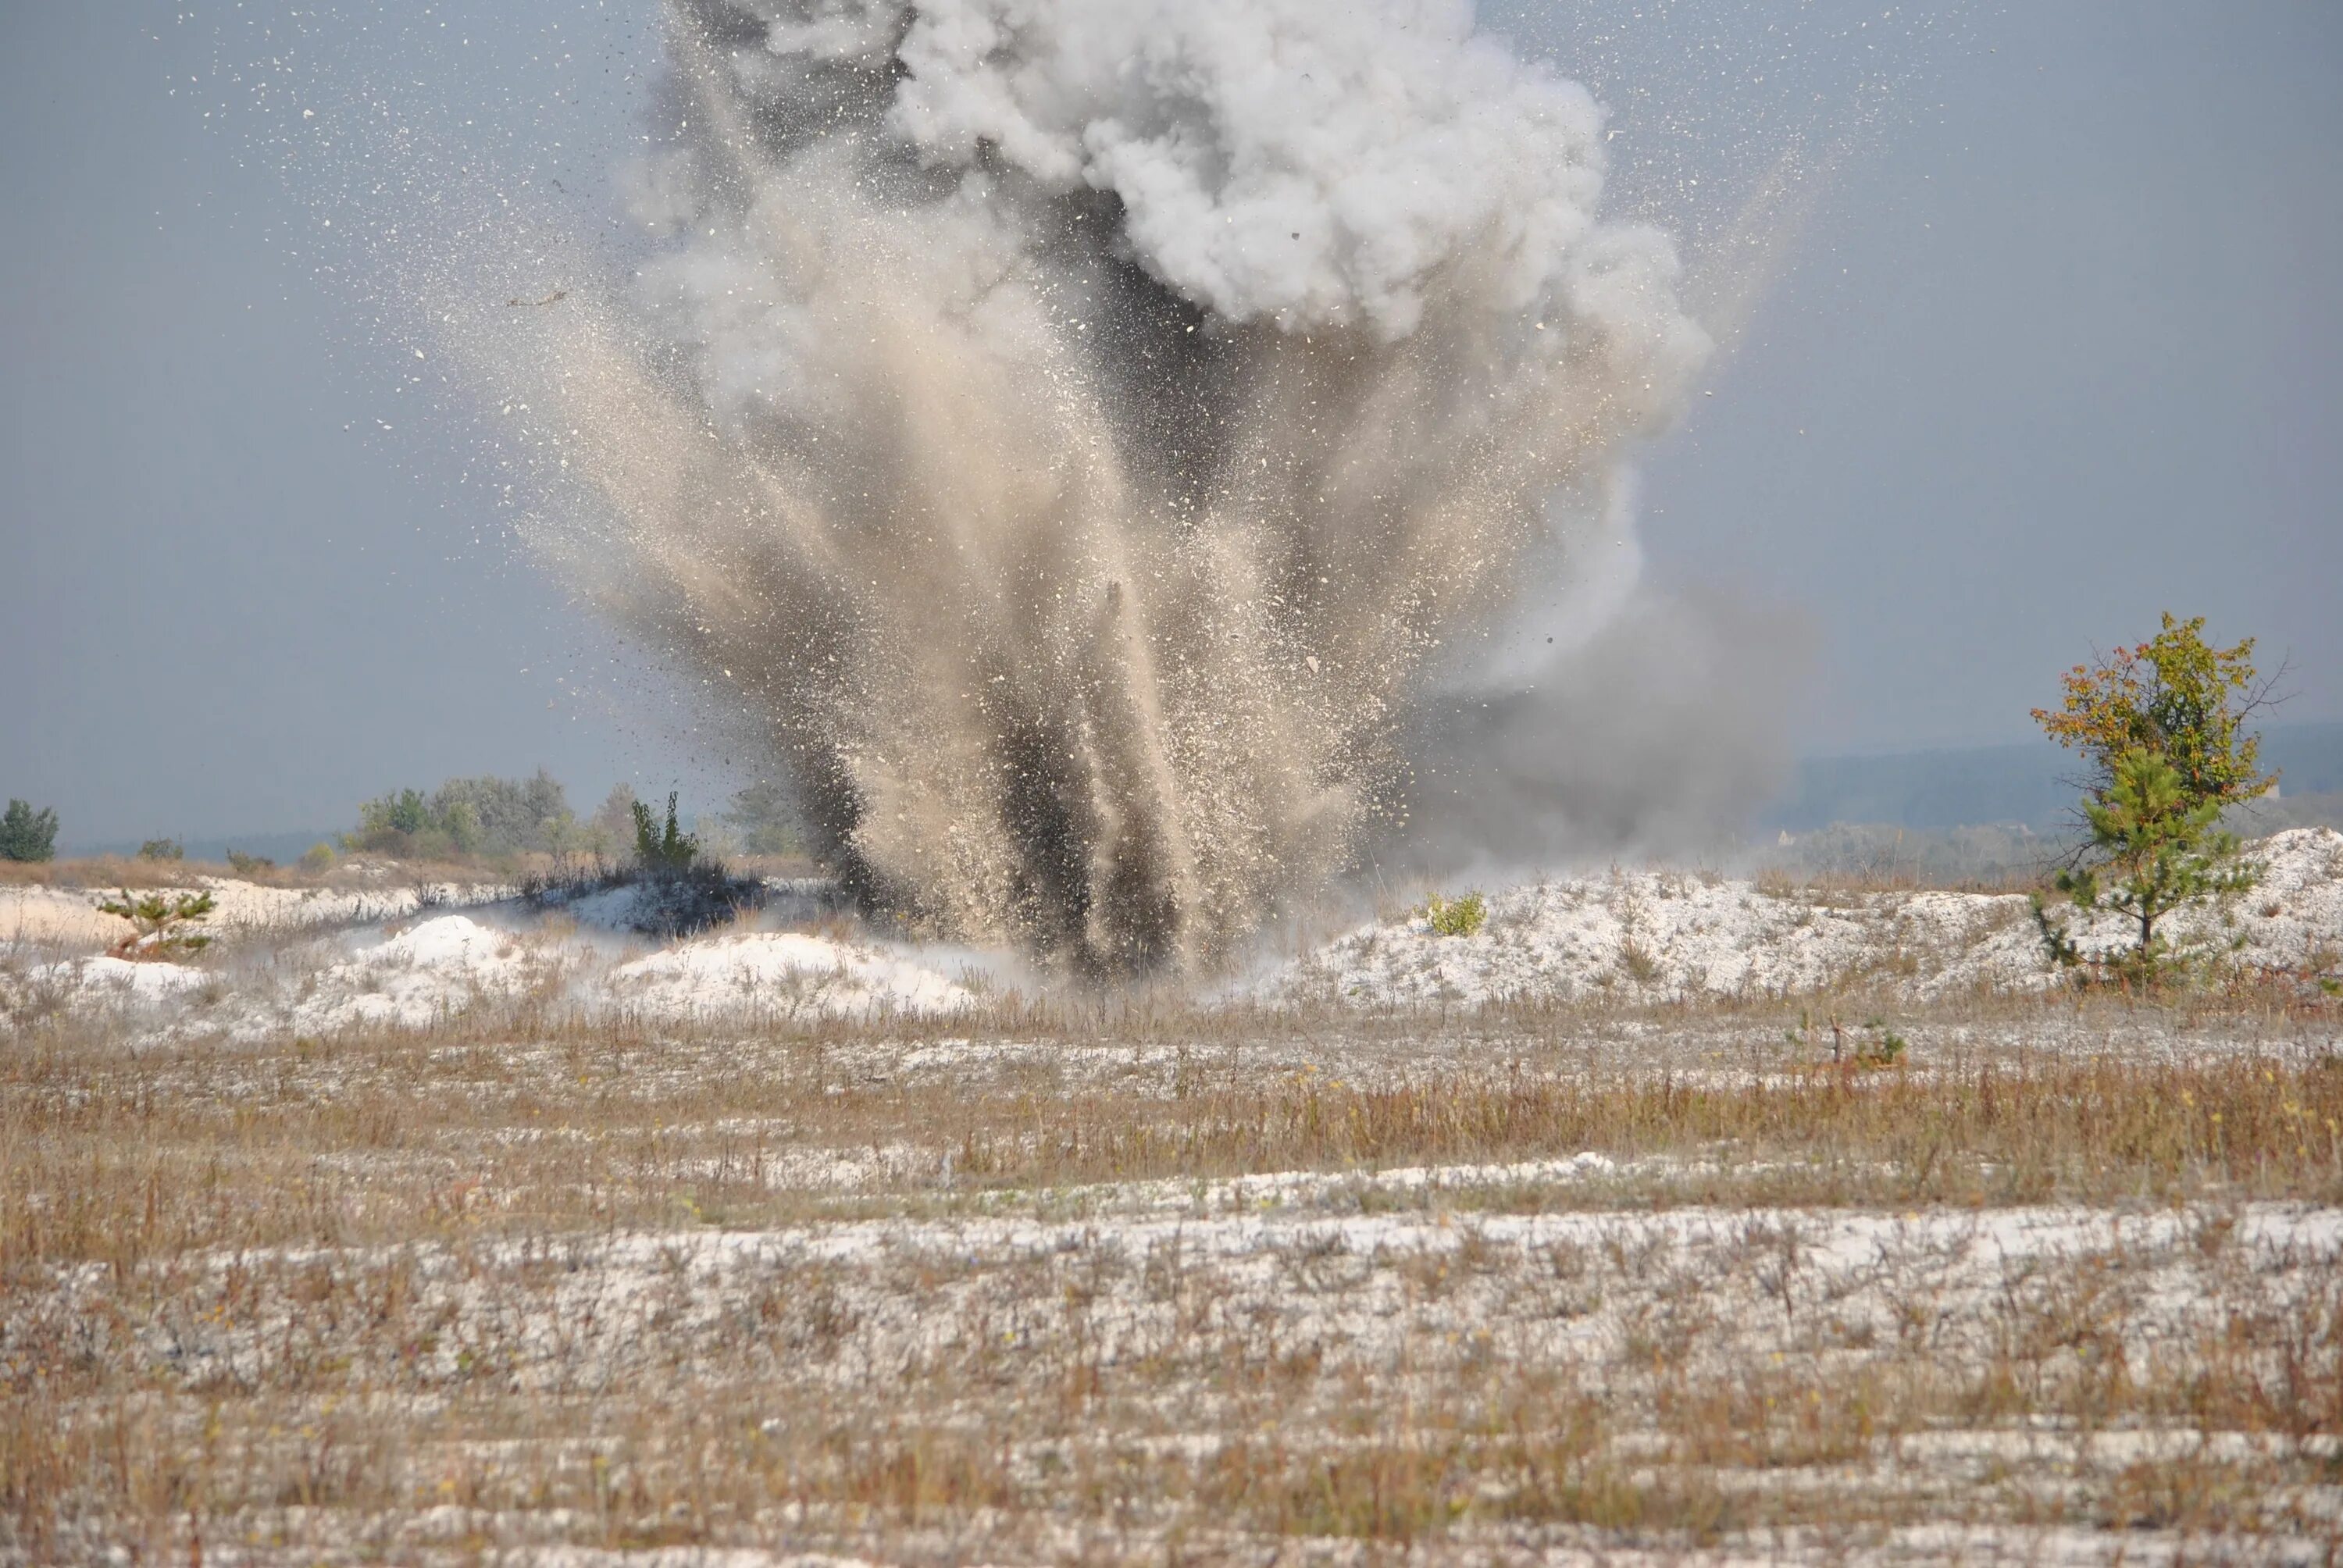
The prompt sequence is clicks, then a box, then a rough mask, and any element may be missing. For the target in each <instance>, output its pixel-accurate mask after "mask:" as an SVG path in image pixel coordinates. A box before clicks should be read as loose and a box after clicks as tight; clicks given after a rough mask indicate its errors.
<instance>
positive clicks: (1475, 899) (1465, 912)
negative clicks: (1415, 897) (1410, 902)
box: [1423, 891, 1489, 937]
mask: <svg viewBox="0 0 2343 1568" xmlns="http://www.w3.org/2000/svg"><path fill="white" fill-rule="evenodd" d="M1423 912H1424V918H1425V919H1427V920H1430V921H1431V922H1432V930H1433V935H1434V936H1442V937H1472V936H1478V935H1480V933H1481V928H1482V927H1483V925H1486V924H1487V923H1488V920H1489V905H1488V900H1485V899H1483V898H1482V897H1481V895H1480V894H1479V893H1478V892H1477V891H1476V892H1470V893H1466V894H1465V895H1464V896H1463V898H1461V899H1443V898H1442V897H1441V896H1440V895H1439V894H1437V893H1434V894H1433V895H1432V901H1431V902H1430V903H1429V904H1427V905H1425V906H1424V911H1423Z"/></svg>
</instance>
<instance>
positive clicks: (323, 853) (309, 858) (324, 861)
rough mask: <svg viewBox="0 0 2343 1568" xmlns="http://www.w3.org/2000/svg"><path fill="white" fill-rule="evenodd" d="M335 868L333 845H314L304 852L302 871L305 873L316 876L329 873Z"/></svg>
mask: <svg viewBox="0 0 2343 1568" xmlns="http://www.w3.org/2000/svg"><path fill="white" fill-rule="evenodd" d="M333 867H334V847H333V846H332V845H331V844H312V845H310V846H309V847H308V849H306V850H304V851H303V852H302V855H301V869H303V870H305V871H308V872H310V873H312V874H315V873H317V872H318V871H329V870H331V869H333Z"/></svg>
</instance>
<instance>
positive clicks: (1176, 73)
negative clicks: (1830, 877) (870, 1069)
mask: <svg viewBox="0 0 2343 1568" xmlns="http://www.w3.org/2000/svg"><path fill="white" fill-rule="evenodd" d="M667 49H668V59H669V80H668V82H667V84H666V86H665V89H664V96H663V99H662V102H661V104H660V106H659V109H658V111H657V112H656V115H655V116H654V117H655V120H656V121H657V126H656V131H657V136H658V139H659V146H657V148H656V150H655V151H654V152H653V153H652V155H651V156H649V157H648V158H647V159H645V160H643V161H642V162H641V164H640V165H639V166H638V167H636V168H635V169H633V170H632V172H631V176H630V178H629V180H628V187H629V190H630V202H631V206H632V210H633V215H634V216H636V217H637V218H639V219H640V220H641V221H642V222H644V223H645V224H647V225H649V226H652V227H653V228H654V229H655V230H656V231H657V232H658V233H659V235H660V236H663V237H662V238H661V240H660V241H659V246H658V248H657V250H656V252H655V254H654V255H653V256H650V257H649V260H648V261H647V262H646V264H645V265H644V266H641V267H640V269H639V273H638V275H637V276H636V277H635V278H634V279H633V280H632V282H631V284H630V286H628V288H626V289H622V290H616V291H610V292H608V293H607V294H596V293H594V292H593V291H584V292H583V294H582V295H581V297H578V298H573V299H570V300H568V301H567V302H566V303H564V304H563V305H561V306H560V307H558V308H548V309H546V310H543V311H529V312H525V313H516V315H517V316H524V317H526V318H527V324H526V325H525V326H523V327H520V328H518V333H519V335H520V336H522V337H526V338H527V339H528V344H527V349H526V353H527V357H528V364H529V365H530V367H531V373H532V375H533V376H535V377H537V379H538V385H540V386H541V387H545V388H546V389H547V390H546V392H545V393H544V394H541V395H542V396H545V397H547V398H548V402H549V403H550V405H551V406H552V407H553V408H554V410H555V412H554V414H553V415H552V417H551V421H550V424H551V426H552V427H555V428H557V429H558V432H559V436H558V454H559V457H560V458H561V461H562V462H563V463H564V464H565V465H567V467H568V474H569V475H570V477H583V478H584V479H585V480H586V481H587V482H588V483H589V484H590V485H591V486H592V487H594V488H595V490H596V491H598V494H599V496H600V498H602V501H603V503H604V505H603V506H602V508H600V511H601V514H602V516H603V518H605V520H604V521H602V522H600V523H598V524H596V525H593V526H583V525H578V526H568V527H567V529H566V531H565V525H562V524H557V523H550V522H548V523H547V524H544V525H542V526H541V528H540V539H539V542H540V543H541V544H543V545H544V546H545V547H546V548H548V551H549V552H550V553H551V554H553V555H554V556H555V557H556V558H558V559H560V560H561V561H563V562H565V563H566V565H567V567H568V569H569V570H570V571H572V572H573V573H574V575H575V578H576V580H578V582H579V583H580V584H581V585H582V586H583V587H584V588H585V589H586V591H587V592H588V596H589V597H590V598H591V599H592V600H593V602H595V603H596V604H598V606H600V607H601V608H604V609H605V610H606V611H607V612H608V613H610V614H612V615H614V616H616V617H618V618H620V619H621V620H623V621H624V622H625V623H627V624H628V625H630V626H632V627H634V628H638V629H639V630H640V631H641V632H643V633H644V634H645V635H646V636H648V637H649V638H651V639H653V640H654V641H655V642H656V643H657V644H658V645H659V646H662V647H664V648H668V649H670V650H672V651H674V652H676V653H678V654H679V655H681V656H683V657H684V658H688V659H689V660H690V661H691V662H692V664H694V665H695V666H696V667H698V668H700V669H702V670H703V671H704V672H706V673H707V674H708V676H709V678H710V679H711V680H713V681H717V682H719V683H720V684H721V686H722V687H723V689H726V690H727V691H729V692H730V693H732V694H733V695H734V696H735V698H736V699H737V700H738V701H739V703H740V704H741V705H743V706H744V707H745V709H747V710H748V711H749V712H750V713H752V714H753V715H754V717H755V720H756V723H757V725H758V726H759V729H760V730H761V731H762V732H763V733H764V734H765V735H767V736H769V740H770V744H771V746H772V748H773V749H774V750H775V751H776V753H777V754H778V756H779V759H780V761H781V762H782V764H783V765H784V766H785V767H786V769H787V770H788V772H789V776H790V778H791V779H792V780H793V781H794V783H795V786H796V788H797V789H798V791H799V797H800V799H801V800H802V803H803V806H804V809H805V810H806V813H807V816H808V818H809V821H810V823H811V824H812V826H813V828H814V829H815V831H816V833H817V834H818V836H819V838H820V844H821V848H822V849H823V850H824V851H825V852H826V853H827V854H828V856H829V857H830V859H832V861H833V863H835V864H836V865H837V866H838V867H840V870H841V874H842V875H843V877H844V878H845V879H846V881H847V883H848V885H849V887H850V889H851V890H853V891H854V893H855V894H856V895H857V896H859V897H860V899H861V900H863V901H864V902H865V904H866V905H867V906H869V907H871V908H874V909H878V910H886V911H889V912H891V913H893V914H895V915H897V916H899V917H900V918H902V919H904V920H907V921H909V922H910V923H911V924H912V925H914V926H915V927H918V928H920V929H923V930H930V931H933V932H935V933H938V934H943V935H950V936H953V937H957V938H960V939H962V940H975V941H988V942H1003V943H1016V944H1019V945H1022V946H1024V947H1027V948H1029V949H1031V950H1035V951H1037V952H1039V953H1041V954H1042V955H1044V956H1047V957H1050V958H1052V959H1055V960H1059V961H1061V962H1064V963H1065V964H1067V965H1068V966H1069V967H1071V968H1072V969H1074V970H1078V971H1081V972H1088V973H1093V974H1118V973H1132V972H1139V971H1145V970H1175V971H1193V970H1201V969H1204V968H1208V967H1210V966H1211V965H1212V964H1213V963H1214V962H1215V961H1217V960H1220V959H1221V958H1222V957H1223V956H1224V955H1226V954H1227V953H1228V952H1229V951H1230V950H1231V949H1232V946H1233V945H1234V944H1235V943H1237V942H1238V941H1239V940H1241V939H1242V938H1243V937H1244V936H1245V935H1246V934H1247V933H1248V932H1249V931H1250V930H1252V929H1254V928H1255V927H1257V926H1258V925H1259V924H1260V923H1261V921H1262V920H1263V919H1264V918H1266V917H1267V916H1268V915H1269V914H1271V913H1272V912H1273V911H1274V910H1277V909H1278V908H1280V907H1281V906H1282V904H1283V903H1284V902H1285V901H1286V900H1290V899H1292V898H1293V897H1294V896H1296V895H1297V894H1301V893H1304V892H1307V891H1308V890H1312V889H1313V888H1316V887H1318V886H1320V885H1322V884H1323V883H1324V882H1325V880H1326V879H1329V878H1331V877H1332V876H1334V875H1335V874H1337V873H1338V872H1339V871H1340V870H1342V868H1343V867H1344V866H1345V864H1346V863H1347V862H1348V861H1349V860H1350V859H1351V858H1352V857H1353V855H1354V854H1355V853H1356V851H1357V849H1358V846H1359V845H1360V843H1361V841H1362V839H1363V836H1364V835H1365V834H1367V833H1368V832H1370V831H1371V830H1372V829H1374V828H1375V827H1376V826H1378V825H1379V824H1381V825H1387V824H1388V822H1389V820H1390V819H1392V818H1393V815H1394V814H1395V813H1397V812H1399V811H1400V810H1402V809H1403V806H1402V805H1401V802H1402V800H1403V799H1404V789H1403V781H1404V779H1405V776H1406V773H1407V769H1408V766H1409V761H1408V758H1407V756H1406V744H1405V734H1406V724H1405V715H1406V712H1407V710H1408V708H1409V705H1410V704H1411V702H1412V701H1413V700H1414V699H1416V698H1417V697H1418V696H1419V695H1420V694H1421V692H1422V690H1423V688H1424V684H1425V683H1426V681H1427V680H1429V679H1430V678H1433V676H1434V675H1435V674H1436V673H1437V672H1438V671H1439V670H1440V669H1441V668H1443V665H1444V664H1445V663H1446V662H1447V661H1450V660H1453V658H1454V657H1455V656H1456V653H1457V650H1458V649H1459V648H1463V646H1465V645H1466V644H1468V643H1470V642H1471V641H1472V640H1473V638H1477V637H1478V636H1480V635H1481V634H1482V633H1483V631H1485V629H1486V628H1488V627H1490V626H1491V625H1493V624H1494V623H1496V622H1497V621H1498V620H1500V619H1501V618H1503V616H1504V614H1505V613H1506V611H1507V609H1508V608H1509V605H1510V604H1511V602H1512V600H1513V595H1514V593H1515V592H1516V590H1517V589H1518V588H1519V587H1520V586H1521V583H1522V580H1523V573H1524V569H1525V563H1526V562H1527V561H1528V560H1529V559H1530V558H1531V557H1532V556H1533V554H1534V552H1535V551H1536V550H1537V549H1538V548H1540V546H1541V545H1542V544H1544V542H1546V541H1547V539H1548V538H1549V535H1550V531H1551V528H1552V524H1551V522H1550V518H1551V516H1552V515H1553V511H1554V508H1555V507H1556V506H1558V505H1560V506H1570V505H1582V504H1584V505H1591V504H1594V502H1593V501H1592V500H1591V499H1590V498H1597V497H1599V496H1600V495H1601V494H1602V493H1603V492H1604V489H1605V487H1607V485H1608V484H1609V482H1610V479H1611V477H1612V476H1613V474H1614V470H1615V469H1616V467H1617V466H1618V464H1619V463H1620V461H1621V458H1622V454H1623V451H1624V447H1626V445H1627V444H1628V443H1629V442H1630V441H1631V440H1632V439H1633V438H1634V437H1636V436H1637V435H1638V434H1639V433H1643V432H1645V431H1648V430H1649V429H1651V428H1652V427H1654V425H1655V423H1656V422H1658V421H1659V420H1661V419H1662V418H1664V417H1665V416H1666V415H1667V413H1668V412H1669V411H1670V410H1671V409H1672V407H1674V404H1675V403H1676V401H1677V399H1678V398H1679V397H1680V396H1681V394H1682V392H1683V390H1684V387H1685V385H1686V383H1687V381H1688V379H1689V378H1690V377H1692V376H1693V375H1694V373H1695V372H1696V370H1697V368H1698V367H1699V366H1700V364H1701V363H1702V360H1703V358H1704V355H1705V353H1706V351H1707V348H1708V340H1707V338H1706V337H1705V336H1704V333H1703V332H1702V331H1701V329H1700V328H1699V327H1697V326H1696V325H1695V324H1694V322H1693V321H1692V320H1691V319H1690V318H1689V317H1687V316H1686V315H1685V313H1684V310H1683V308H1682V307H1680V305H1679V303H1678V301H1677V297H1676V292H1675V280H1676V271H1677V267H1676V261H1675V256H1674V249H1673V247H1672V246H1671V245H1670V243H1669V242H1668V240H1667V239H1666V238H1665V236H1662V235H1660V234H1658V233H1655V232H1654V231H1652V230H1650V229H1647V228H1643V227H1638V226H1623V225H1614V224H1608V223H1605V222H1604V221H1603V220H1602V219H1601V218H1600V217H1599V216H1597V209H1598V206H1599V200H1600V197H1601V195H1602V188H1603V179H1604V159H1603V153H1602V142H1603V126H1604V118H1603V114H1602V112H1601V110H1600V109H1599V108H1598V107H1597V106H1596V105H1595V103H1594V100H1593V99H1592V97H1590V96H1589V95H1588V94H1587V93H1586V92H1585V91H1584V89H1583V88H1581V87H1580V86H1578V85H1574V84H1573V83H1571V82H1569V81H1566V80H1564V79H1563V78H1561V77H1560V76H1558V75H1555V74H1554V72H1553V71H1551V70H1550V69H1547V68H1545V67H1543V66H1540V65H1534V64H1529V63H1525V62H1523V61H1522V60H1521V59H1519V58H1517V57H1515V56H1514V55H1513V54H1512V53H1510V52H1509V51H1508V50H1507V49H1506V48H1505V47H1504V46H1503V45H1502V44H1501V43H1499V42H1497V41H1495V40H1493V39H1491V38H1488V37H1485V36H1483V35H1478V34H1476V32H1475V31H1474V28H1473V15H1472V12H1471V8H1470V7H1469V5H1464V4H1461V3H1449V0H1369V3H1365V4H1360V3H1356V0H1351V3H1342V4H1338V3H1336V0H1105V3H1101V0H675V3H674V4H672V5H670V7H669V11H668V13H667ZM1556 498H1562V499H1561V500H1560V501H1557V499H1556Z"/></svg>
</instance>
